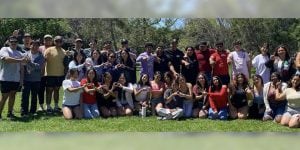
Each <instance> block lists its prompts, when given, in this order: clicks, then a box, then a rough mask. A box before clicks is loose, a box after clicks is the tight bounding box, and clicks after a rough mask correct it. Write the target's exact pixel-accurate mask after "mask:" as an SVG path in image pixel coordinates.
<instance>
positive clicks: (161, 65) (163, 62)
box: [154, 55, 169, 75]
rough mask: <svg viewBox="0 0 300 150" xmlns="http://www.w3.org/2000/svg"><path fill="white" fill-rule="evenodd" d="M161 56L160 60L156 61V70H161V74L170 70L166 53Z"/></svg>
mask: <svg viewBox="0 0 300 150" xmlns="http://www.w3.org/2000/svg"><path fill="white" fill-rule="evenodd" d="M159 58H160V62H156V61H154V72H156V71H159V72H160V73H161V75H163V74H164V73H165V72H167V71H169V67H168V59H167V57H166V56H165V55H162V56H160V57H159Z"/></svg>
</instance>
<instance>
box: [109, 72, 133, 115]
mask: <svg viewBox="0 0 300 150" xmlns="http://www.w3.org/2000/svg"><path fill="white" fill-rule="evenodd" d="M113 86H114V87H116V93H115V94H116V96H117V101H116V103H117V113H118V115H120V116H124V115H126V116H131V115H132V111H133V109H134V105H133V99H132V93H133V86H132V84H131V83H128V82H127V80H126V78H125V75H124V74H123V73H122V74H121V75H120V77H119V81H118V82H115V83H114V84H113Z"/></svg>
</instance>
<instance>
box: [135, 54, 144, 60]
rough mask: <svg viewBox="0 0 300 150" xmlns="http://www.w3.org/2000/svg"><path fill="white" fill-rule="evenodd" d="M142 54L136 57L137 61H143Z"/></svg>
mask: <svg viewBox="0 0 300 150" xmlns="http://www.w3.org/2000/svg"><path fill="white" fill-rule="evenodd" d="M142 56H143V54H140V55H139V56H138V57H137V58H136V61H137V62H141V60H142Z"/></svg>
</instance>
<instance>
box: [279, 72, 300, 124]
mask: <svg viewBox="0 0 300 150" xmlns="http://www.w3.org/2000/svg"><path fill="white" fill-rule="evenodd" d="M290 84H291V85H290V88H287V89H286V90H284V91H283V92H282V91H279V90H277V91H276V99H278V100H283V99H287V101H288V104H287V111H286V112H285V113H284V114H283V116H282V119H281V122H280V124H282V125H284V126H289V127H290V128H297V127H299V125H300V120H299V119H300V75H299V74H296V75H294V76H293V77H292V79H291V82H290Z"/></svg>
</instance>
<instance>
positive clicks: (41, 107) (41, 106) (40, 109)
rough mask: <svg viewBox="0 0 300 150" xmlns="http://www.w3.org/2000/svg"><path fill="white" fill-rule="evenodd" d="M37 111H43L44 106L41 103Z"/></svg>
mask: <svg viewBox="0 0 300 150" xmlns="http://www.w3.org/2000/svg"><path fill="white" fill-rule="evenodd" d="M37 111H45V108H44V106H43V105H40V107H39V109H38V110H37Z"/></svg>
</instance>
